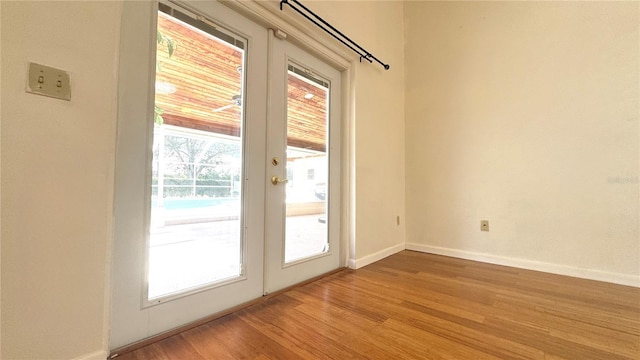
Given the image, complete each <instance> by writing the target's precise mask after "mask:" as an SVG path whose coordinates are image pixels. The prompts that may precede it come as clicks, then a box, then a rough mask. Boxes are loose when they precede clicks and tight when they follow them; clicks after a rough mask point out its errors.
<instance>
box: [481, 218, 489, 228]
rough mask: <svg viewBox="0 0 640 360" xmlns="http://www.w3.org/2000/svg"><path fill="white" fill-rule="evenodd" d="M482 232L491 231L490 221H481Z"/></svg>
mask: <svg viewBox="0 0 640 360" xmlns="http://www.w3.org/2000/svg"><path fill="white" fill-rule="evenodd" d="M480 231H489V220H480Z"/></svg>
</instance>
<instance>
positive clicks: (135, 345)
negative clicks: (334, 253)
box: [109, 267, 348, 359]
mask: <svg viewBox="0 0 640 360" xmlns="http://www.w3.org/2000/svg"><path fill="white" fill-rule="evenodd" d="M347 269H348V268H347V267H341V268H338V269H335V270H332V271H329V272H327V273H324V274H322V275H318V276H314V277H312V278H311V279H308V280H305V281H302V282H300V283H297V284H295V285H291V286H288V287H286V288H284V289H281V290H278V291H275V292H273V293H270V294H267V295H264V296H261V297H259V298H256V299H253V300H251V301H247V302H245V303H242V304H240V305H236V306H234V307H231V308H229V309H226V310H223V311H220V312H217V313H215V314H212V315H209V316H207V317H204V318H202V319H199V320H196V321H193V322H190V323H188V324H185V325H182V326H179V327H177V328H175V329H172V330H169V331H166V332H163V333H160V334H157V335H154V336H151V337H148V338H146V339H143V340H140V341H137V342H134V343H132V344H129V345H125V346H122V347H119V348H117V349H114V350H112V351H111V352H110V353H109V359H115V358H117V357H118V356H120V355H123V354H126V353H129V352H132V351H134V350H138V349H140V348H143V347H145V346H148V345H151V344H153V343H156V342H158V341H161V340H164V339H167V338H170V337H172V336H174V335H177V334H180V333H183V332H185V331H188V330H191V329H193V328H196V327H198V326H201V325H204V324H206V323H209V322H212V321H214V320H217V319H220V318H221V317H224V316H227V315H230V314H233V313H235V312H238V311H240V310H243V309H246V308H248V307H250V306H253V305H257V304H261V303H263V302H265V301H267V300H269V299H271V298H272V297H275V296H278V295H280V294H283V293H285V292H287V291H289V290H293V289H295V288H298V287H301V286H304V285H307V284H309V283H312V282H314V281H317V280H320V279H322V278H325V277H327V276H330V275H333V274H337V273H339V272H342V271H345V270H347Z"/></svg>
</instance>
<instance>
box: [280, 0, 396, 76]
mask: <svg viewBox="0 0 640 360" xmlns="http://www.w3.org/2000/svg"><path fill="white" fill-rule="evenodd" d="M291 1H292V2H294V3H295V4H297V5H299V6H300V7H301V8H302V9H304V10H305V11H306V12H308V13H309V14H311V15H312V16H313V17H314V18H316V19H318V20H319V21H320V22H321V23H322V24H324V25H326V26H327V27H329V29H331V30H332V31H334V32H336V33H337V34H338V35H340V36H341V37H342V38H344V40H343V39H341V38H340V37H338V35H336V34H334V33H333V32H332V31H329V29H327V28H326V27H324V26H322V25H321V24H320V23H318V21H316V20H314V19H312V18H311V17H310V16H309V15H307V14H305V13H304V12H302V11H301V10H300V9H298V8H297V7H295V6H294V5H292V4H291V3H289V0H281V1H280V11H282V4H287V5H289V7H290V8H292V9H293V10H295V11H296V12H297V13H298V14H300V15H302V16H304V17H305V18H306V19H307V20H309V21H311V22H312V23H314V24H315V25H316V26H317V27H319V28H321V29H322V30H324V31H325V32H326V33H327V34H329V35H331V36H333V37H334V38H335V39H336V40H338V41H340V42H341V43H342V44H343V45H345V46H346V47H348V48H349V49H351V50H352V51H353V52H355V53H356V54H358V55H360V62H362V59H365V60H367V61H368V62H370V63H372V62H373V61H372V60H371V59H373V60H375V61H376V62H377V63H378V64H380V65H382V67H384V69H385V70H389V67H390V66H389V64H385V63H383V62H382V61H380V60H379V59H378V58H377V57H375V56H373V54H371V53H370V52H368V51H367V50H365V49H364V48H362V46H360V45H358V43H356V42H355V41H353V40H351V39H349V37H347V36H346V35H345V34H343V33H341V32H340V30H338V29H336V28H335V27H333V26H332V25H331V24H329V23H328V22H326V21H325V20H324V19H323V18H321V17H320V16H318V15H317V14H316V13H314V12H313V11H311V10H309V8H307V7H306V6H304V5H302V4H301V3H300V2H299V1H298V0H291ZM345 40H346V41H345ZM347 41H348V42H349V43H347ZM354 46H355V47H357V48H358V49H359V50H358V49H356V48H354Z"/></svg>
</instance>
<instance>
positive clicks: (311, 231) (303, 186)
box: [284, 64, 329, 263]
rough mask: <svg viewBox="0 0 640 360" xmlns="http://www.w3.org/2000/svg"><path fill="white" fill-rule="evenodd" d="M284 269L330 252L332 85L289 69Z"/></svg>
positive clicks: (300, 71)
mask: <svg viewBox="0 0 640 360" xmlns="http://www.w3.org/2000/svg"><path fill="white" fill-rule="evenodd" d="M287 89H288V90H287V132H286V133H287V163H286V167H287V169H286V174H287V179H288V182H287V184H286V185H287V187H286V220H285V254H284V255H285V256H284V260H285V263H291V262H296V261H299V260H302V259H305V258H309V257H314V256H318V255H321V254H324V253H327V252H328V251H329V245H328V244H329V243H328V232H327V227H328V214H327V200H328V199H327V194H328V191H327V190H328V189H327V188H328V178H329V177H328V175H329V167H328V165H329V163H328V157H327V144H328V135H327V134H328V133H329V132H328V114H329V84H328V82H325V81H323V80H322V79H319V78H317V77H316V76H314V75H312V74H310V73H309V72H308V71H305V70H302V69H301V68H299V67H297V66H296V65H293V64H290V65H289V66H288V74H287Z"/></svg>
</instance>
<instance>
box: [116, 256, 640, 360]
mask: <svg viewBox="0 0 640 360" xmlns="http://www.w3.org/2000/svg"><path fill="white" fill-rule="evenodd" d="M352 358H355V359H366V358H370V359H456V360H461V359H474V360H475V359H575V360H586V359H602V360H614V359H640V289H639V288H634V287H626V286H619V285H613V284H609V283H602V282H596V281H589V280H582V279H575V278H569V277H563V276H558V275H551V274H545V273H540V272H534V271H527V270H521V269H515V268H509V267H502V266H495V265H488V264H482V263H477V262H472V261H466V260H460V259H454V258H448V257H442V256H436V255H429V254H423V253H418V252H411V251H403V252H400V253H398V254H395V255H392V256H390V257H388V258H386V259H384V260H381V261H379V262H377V263H375V264H372V265H369V266H366V267H364V268H362V269H358V270H356V271H352V270H345V271H342V272H339V273H336V274H333V275H330V276H328V277H325V278H323V279H321V280H318V281H316V282H313V283H310V284H307V285H304V286H301V287H298V288H295V289H293V290H290V291H288V292H285V293H283V294H280V295H277V296H275V297H273V298H271V299H269V300H267V301H265V302H263V303H261V304H259V305H255V306H252V307H249V308H247V309H244V310H241V311H239V312H236V313H233V314H231V315H227V316H225V317H223V318H220V319H218V320H216V321H213V322H210V323H207V324H205V325H202V326H200V327H197V328H194V329H192V330H189V331H186V332H184V333H181V334H178V335H175V336H173V337H170V338H168V339H165V340H162V341H160V342H157V343H155V344H152V345H149V346H146V347H144V348H141V349H138V350H136V351H134V352H130V353H128V354H124V355H121V356H120V357H118V359H121V360H132V359H179V360H185V359H352Z"/></svg>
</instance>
